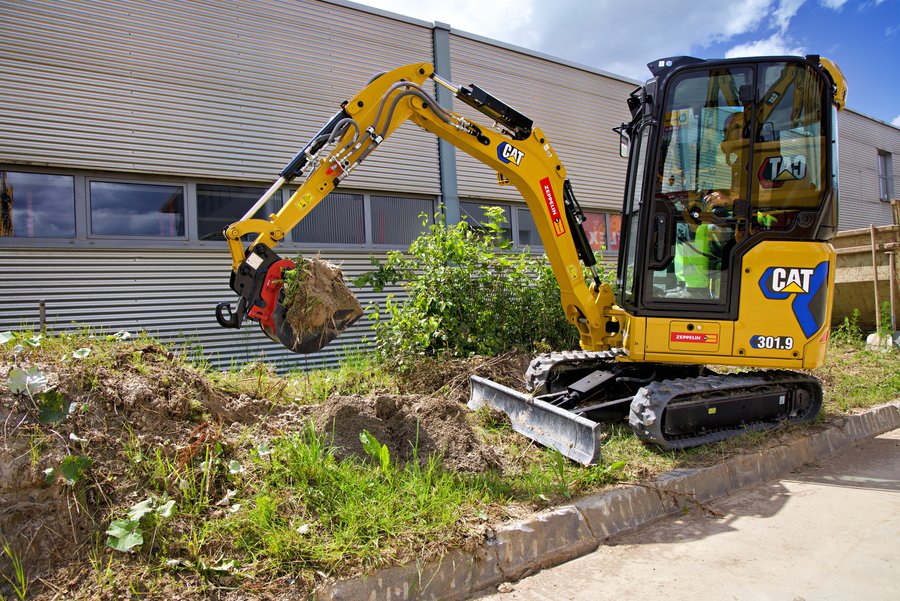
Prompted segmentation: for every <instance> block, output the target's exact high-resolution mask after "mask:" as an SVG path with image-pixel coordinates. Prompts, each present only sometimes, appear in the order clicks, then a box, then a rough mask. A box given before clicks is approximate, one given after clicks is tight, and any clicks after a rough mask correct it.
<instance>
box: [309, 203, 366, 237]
mask: <svg viewBox="0 0 900 601" xmlns="http://www.w3.org/2000/svg"><path fill="white" fill-rule="evenodd" d="M292 236H293V240H294V242H301V243H304V244H305V243H308V244H365V243H366V224H365V205H364V203H363V196H362V194H343V193H340V192H332V193H331V194H329V195H328V196H326V197H325V198H324V199H323V200H322V201H321V202H320V203H319V204H317V205H316V206H315V207H314V208H313V210H312V211H310V212H309V214H308V215H307V216H306V217H304V218H303V221H301V222H300V223H299V224H297V227H295V228H294V229H293V233H292Z"/></svg>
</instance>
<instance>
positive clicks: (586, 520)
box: [316, 401, 900, 601]
mask: <svg viewBox="0 0 900 601" xmlns="http://www.w3.org/2000/svg"><path fill="white" fill-rule="evenodd" d="M898 427H900V401H897V402H894V403H890V404H887V405H882V406H880V407H876V408H874V409H871V410H869V411H866V412H865V413H861V414H858V415H851V416H848V417H845V418H842V419H841V421H840V423H838V424H836V425H835V426H834V427H831V428H829V429H828V430H825V431H822V432H819V433H817V434H813V435H812V436H809V437H808V438H803V439H800V440H796V441H794V442H792V443H790V444H786V445H783V446H780V447H776V448H774V449H769V450H765V451H761V452H759V453H754V454H752V455H740V456H737V457H732V458H730V459H728V460H726V461H724V462H723V463H720V464H718V465H714V466H711V467H705V468H699V469H684V470H675V471H672V472H669V473H666V474H663V475H662V476H660V477H659V478H657V479H656V480H655V481H653V482H651V483H648V484H639V485H630V486H623V487H620V488H616V489H613V490H610V491H606V492H603V493H600V494H597V495H594V496H590V497H586V498H583V499H579V500H578V501H576V502H575V503H574V504H572V505H565V506H562V507H557V508H555V509H553V510H551V511H546V512H542V513H540V514H537V515H535V516H533V517H531V518H529V519H527V520H524V521H521V522H515V523H511V524H507V525H504V526H503V527H502V528H500V529H499V530H497V531H495V532H489V533H488V536H487V537H486V538H485V541H484V543H483V544H482V545H481V547H480V548H478V549H476V550H474V551H470V552H465V551H460V550H455V551H451V552H450V553H448V554H447V555H445V556H444V557H442V558H441V559H440V560H438V561H433V562H428V563H426V564H424V565H423V564H419V563H410V564H406V565H403V566H395V567H391V568H388V569H385V570H381V571H378V572H376V573H375V574H372V575H369V576H363V577H360V578H355V579H352V580H343V581H338V582H333V583H329V584H327V585H325V586H323V587H321V588H320V589H319V590H317V591H316V598H317V599H319V600H320V601H345V600H346V601H350V600H357V599H359V600H366V601H379V600H385V601H392V600H395V599H414V600H428V599H440V600H444V601H454V600H457V599H465V598H467V597H469V596H470V595H473V594H475V593H477V592H480V591H483V590H484V589H487V588H489V587H491V586H496V585H498V584H500V583H501V582H507V581H511V580H518V579H520V578H522V577H524V576H526V575H528V574H530V573H533V572H536V571H538V570H541V569H543V568H547V567H550V566H554V565H558V564H560V563H563V562H565V561H568V560H570V559H574V558H575V557H579V556H581V555H585V554H587V553H589V552H591V551H593V550H594V549H596V548H597V547H598V546H599V545H600V543H601V542H602V541H603V540H604V539H606V538H607V537H609V536H612V535H614V534H618V533H621V532H626V531H628V530H633V529H635V528H638V527H640V526H643V525H645V524H647V523H649V522H652V521H653V520H656V519H658V518H661V517H664V516H667V515H670V514H673V513H676V512H678V511H681V510H682V509H683V508H684V507H685V506H690V505H696V504H697V503H703V502H706V501H710V500H712V499H716V498H718V497H721V496H724V495H727V494H729V493H732V492H735V491H737V490H739V489H741V488H744V487H747V486H752V485H754V484H759V483H762V482H766V481H768V480H772V479H774V478H777V477H778V476H780V475H782V474H785V473H788V472H791V471H792V470H795V469H797V468H799V467H801V466H803V465H806V464H809V463H815V462H817V461H822V460H824V459H827V458H828V457H831V456H832V455H834V454H835V453H837V452H839V451H841V450H843V449H845V448H847V447H848V446H850V444H851V443H853V442H854V441H856V440H859V439H861V438H867V437H871V436H877V435H878V434H883V433H884V432H889V431H891V430H893V429H895V428H898Z"/></svg>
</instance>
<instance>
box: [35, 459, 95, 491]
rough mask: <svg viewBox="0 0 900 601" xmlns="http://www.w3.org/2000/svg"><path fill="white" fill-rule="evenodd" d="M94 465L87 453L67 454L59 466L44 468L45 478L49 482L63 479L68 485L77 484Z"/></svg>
mask: <svg viewBox="0 0 900 601" xmlns="http://www.w3.org/2000/svg"><path fill="white" fill-rule="evenodd" d="M92 465H94V461H93V460H92V459H91V458H90V457H88V456H86V455H66V456H65V457H64V458H63V460H62V461H60V462H59V465H58V466H57V467H50V468H47V469H46V470H44V478H45V479H46V481H47V484H53V483H55V482H58V481H61V482H62V483H63V484H65V485H67V486H75V484H76V483H77V482H78V481H79V480H81V477H82V476H83V475H84V472H85V471H87V470H88V468H90V467H91V466H92Z"/></svg>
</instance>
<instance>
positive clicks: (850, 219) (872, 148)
mask: <svg viewBox="0 0 900 601" xmlns="http://www.w3.org/2000/svg"><path fill="white" fill-rule="evenodd" d="M850 89H851V93H852V90H853V82H850ZM851 100H852V97H851ZM838 119H839V120H838V153H839V155H840V156H839V158H838V160H839V173H838V177H839V179H840V190H841V196H840V199H841V206H840V229H841V230H852V229H857V228H863V227H865V228H867V227H869V225H870V224H872V225H890V224H891V203H890V199H891V198H897V197H900V164H898V165H897V166H896V168H895V167H894V164H893V163H894V157H897V159H898V161H900V129H898V128H896V127H893V126H891V125H889V124H887V123H884V122H883V121H878V120H877V119H873V118H871V117H867V116H865V115H863V114H861V113H857V112H854V111H852V110H847V111H844V112H842V113H840V114H839V116H838Z"/></svg>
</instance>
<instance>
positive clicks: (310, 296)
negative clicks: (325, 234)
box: [248, 255, 363, 354]
mask: <svg viewBox="0 0 900 601" xmlns="http://www.w3.org/2000/svg"><path fill="white" fill-rule="evenodd" d="M273 258H274V255H273ZM297 269H300V270H302V273H300V274H299V275H297V274H295V275H294V276H292V277H296V278H297V280H296V283H295V284H294V285H292V286H285V282H286V281H287V279H288V278H289V277H291V276H289V272H292V271H296V270H297ZM260 275H261V276H262V278H263V281H262V286H261V288H260V290H259V298H258V300H257V302H255V303H254V305H253V307H252V308H251V309H250V311H249V312H248V316H249V317H250V318H251V319H254V320H256V321H258V322H259V327H260V329H261V330H262V331H263V333H264V334H265V335H266V336H268V337H269V338H270V339H271V340H273V341H274V342H278V343H279V344H281V345H283V346H284V347H285V348H287V349H288V350H290V351H293V352H295V353H301V354H308V353H314V352H316V351H318V350H321V349H322V348H323V347H325V346H326V345H327V344H328V343H329V342H331V341H332V340H334V339H335V338H337V336H338V335H339V334H340V333H341V332H343V331H344V330H346V329H347V328H349V327H350V326H351V325H352V324H353V323H354V322H355V321H356V320H357V319H359V318H360V317H361V316H362V314H363V310H362V307H360V305H359V301H357V299H356V297H355V296H354V295H353V293H352V292H351V291H350V289H349V288H347V285H346V284H345V283H344V278H343V274H342V273H341V270H340V269H338V268H337V267H335V266H333V265H330V264H328V263H327V262H325V261H322V260H321V259H318V258H315V259H301V260H300V266H299V268H298V266H297V263H295V262H294V261H292V260H291V259H278V260H274V262H272V263H270V264H269V265H268V267H267V268H265V271H264V275H263V274H260Z"/></svg>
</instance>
